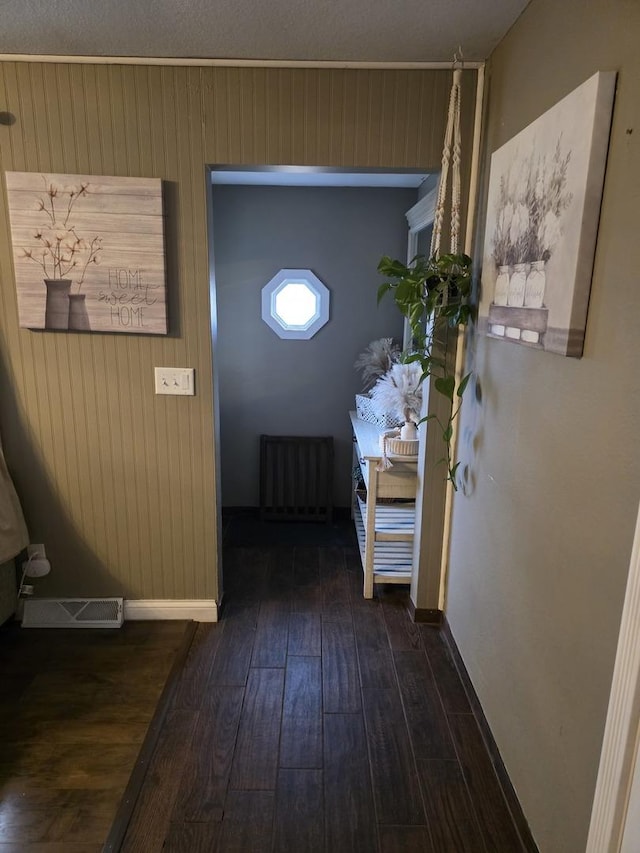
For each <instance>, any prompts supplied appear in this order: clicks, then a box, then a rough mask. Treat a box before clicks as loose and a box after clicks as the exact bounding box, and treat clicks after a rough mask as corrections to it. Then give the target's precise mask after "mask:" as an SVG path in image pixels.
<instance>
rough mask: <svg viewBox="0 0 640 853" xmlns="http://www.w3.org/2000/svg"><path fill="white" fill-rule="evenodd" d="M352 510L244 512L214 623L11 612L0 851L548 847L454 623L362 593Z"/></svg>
mask: <svg viewBox="0 0 640 853" xmlns="http://www.w3.org/2000/svg"><path fill="white" fill-rule="evenodd" d="M345 529H346V530H348V531H349V532H348V533H346V534H345V531H344V530H343V531H342V532H340V531H338V530H337V528H335V529H333V530H332V529H331V528H330V527H327V528H326V529H325V530H324V531H323V530H320V529H318V531H317V532H316V533H315V534H314V536H315V539H314V540H312V541H315V542H316V544H314V545H301V544H299V531H295V535H294V534H292V538H291V539H290V543H291V542H293V543H294V544H288V545H286V546H281V545H276V544H273V543H274V540H275V539H277V536H276V533H275V532H274V531H273V530H270V531H269V534H268V537H269V539H268V544H264V541H261V538H260V532H259V530H258V529H257V528H256V529H254V530H253V532H252V533H251V531H250V530H249V528H248V527H247V526H246V525H245V526H244V527H243V528H242V531H241V535H240V536H237V535H236V536H235V537H233V536H232V537H229V540H228V542H229V543H230V544H229V545H228V546H227V547H226V550H225V563H224V569H225V586H226V593H225V606H224V609H223V612H222V616H221V621H220V622H219V623H218V624H215V625H211V624H200V625H194V624H193V623H189V625H187V626H185V623H126V624H125V625H124V627H123V628H122V629H121V630H120V631H85V630H83V631H78V630H76V631H60V630H53V631H48V632H47V631H28V630H21V629H20V628H16V627H10V628H5V629H2V631H0V689H1V696H0V736H1V743H2V750H1V753H0V798H1V799H0V853H98V851H100V850H103V851H104V853H117V851H126V853H160V851H165V853H289V852H290V853H456V851H460V852H461V853H517V851H523V850H531V849H535V848H532V846H531V843H530V841H529V840H528V839H524V840H523V839H522V838H521V837H520V836H519V834H518V831H517V829H516V825H515V823H514V821H513V820H512V816H511V814H510V812H509V809H508V807H507V801H506V800H505V798H504V796H503V792H502V789H501V787H500V785H499V784H498V780H497V777H496V775H495V773H494V770H493V766H492V764H491V761H490V759H489V754H488V752H487V750H486V749H485V745H484V742H483V739H482V736H481V733H480V729H479V728H478V725H477V724H476V718H475V717H474V714H473V711H472V707H473V706H472V703H470V701H469V698H468V697H467V694H466V692H465V689H464V686H463V683H462V682H461V680H460V678H459V676H458V672H457V670H456V667H455V664H454V661H453V658H452V656H451V654H450V652H449V647H448V645H447V642H446V639H445V637H444V635H443V633H442V632H441V631H440V630H438V629H437V628H433V627H427V626H425V625H416V624H415V623H413V622H412V621H411V619H410V618H409V616H408V614H407V611H406V602H407V590H406V588H404V587H392V586H387V587H377V589H376V598H375V599H374V600H373V601H365V600H364V599H363V598H362V571H361V568H360V563H359V556H358V553H357V550H356V548H355V546H354V543H353V540H352V538H351V534H350V530H349V528H345ZM282 531H286V528H284V527H283V528H282ZM281 535H282V534H281ZM284 535H286V532H285V534H284ZM243 540H244V541H250V542H252V545H251V547H245V546H243V545H239V544H238V542H239V541H243ZM323 541H324V542H326V543H329V544H322V543H323ZM336 543H338V544H336ZM185 639H186V640H188V643H186V644H185V642H184V641H185ZM181 643H182V645H181ZM172 662H174V666H173V669H172ZM178 664H179V665H178ZM165 682H166V683H165ZM163 685H164V689H163ZM154 710H155V716H153V719H152V715H153V714H154ZM150 720H151V722H150ZM132 771H133V773H132ZM125 786H126V789H125ZM123 792H124V793H123ZM118 803H119V806H118ZM103 844H104V847H103Z"/></svg>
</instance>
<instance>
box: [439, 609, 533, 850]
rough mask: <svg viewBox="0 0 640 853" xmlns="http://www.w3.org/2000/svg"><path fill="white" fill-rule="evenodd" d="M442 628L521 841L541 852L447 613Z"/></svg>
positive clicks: (526, 846)
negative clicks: (452, 631)
mask: <svg viewBox="0 0 640 853" xmlns="http://www.w3.org/2000/svg"><path fill="white" fill-rule="evenodd" d="M441 631H442V634H443V636H444V638H445V640H446V642H447V645H448V646H449V651H450V652H451V657H452V658H453V662H454V663H455V666H456V669H457V670H458V674H459V676H460V679H461V681H462V683H463V685H464V689H465V691H466V693H467V697H468V699H469V704H470V705H471V710H472V712H473V716H474V717H475V720H476V723H477V724H478V728H479V729H480V733H481V735H482V739H483V740H484V743H485V746H486V748H487V752H488V753H489V757H490V759H491V763H492V765H493V769H494V772H495V774H496V776H497V779H498V784H499V785H500V787H501V789H502V795H503V796H504V799H505V802H506V804H507V808H508V809H509V811H510V812H511V817H512V819H513V822H514V824H515V827H516V829H517V831H518V834H519V835H520V840H521V841H522V849H523V850H526V851H527V853H539V850H538V846H537V844H536V842H535V841H534V838H533V835H532V834H531V830H530V829H529V824H528V823H527V819H526V817H525V815H524V812H523V811H522V806H521V805H520V800H519V799H518V795H517V794H516V792H515V789H514V787H513V785H512V784H511V779H510V778H509V774H508V773H507V768H506V767H505V766H504V762H503V760H502V756H501V755H500V751H499V749H498V745H497V744H496V742H495V740H494V737H493V734H492V732H491V728H490V727H489V722H488V720H487V718H486V717H485V715H484V711H483V710H482V705H481V704H480V699H479V698H478V694H477V693H476V691H475V688H474V686H473V683H472V681H471V678H470V677H469V673H468V672H467V668H466V666H465V665H464V661H463V659H462V655H461V654H460V650H459V649H458V644H457V643H456V641H455V639H454V636H453V634H452V633H451V626H450V625H449V622H448V620H447V617H446V616H444V617H443V619H442V626H441Z"/></svg>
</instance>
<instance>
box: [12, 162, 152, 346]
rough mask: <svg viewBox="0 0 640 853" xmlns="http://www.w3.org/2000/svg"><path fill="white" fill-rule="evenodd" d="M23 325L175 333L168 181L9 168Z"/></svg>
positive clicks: (70, 329)
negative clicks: (169, 286) (168, 275)
mask: <svg viewBox="0 0 640 853" xmlns="http://www.w3.org/2000/svg"><path fill="white" fill-rule="evenodd" d="M6 182H7V195H8V203H9V215H10V219H11V239H12V243H13V261H14V269H15V277H16V288H17V293H18V317H19V322H20V326H22V327H24V328H27V329H45V330H47V331H49V330H54V329H55V330H58V331H84V332H134V333H138V334H153V335H166V334H167V302H166V289H165V255H164V220H163V215H162V183H161V181H160V180H159V179H156V178H120V177H106V176H89V175H59V174H42V173H38V172H7V173H6Z"/></svg>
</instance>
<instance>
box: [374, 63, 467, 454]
mask: <svg viewBox="0 0 640 853" xmlns="http://www.w3.org/2000/svg"><path fill="white" fill-rule="evenodd" d="M458 50H459V52H460V56H459V57H458V51H456V52H455V54H454V55H453V83H452V85H451V95H450V97H449V112H448V114H447V129H446V131H445V134H444V148H443V149H442V170H441V172H440V183H439V184H438V197H437V200H436V209H435V214H434V220H433V231H432V234H431V257H433V256H434V255H435V256H436V257H438V256H439V255H440V241H441V239H442V223H443V221H444V214H445V206H446V197H447V186H448V183H449V170H450V169H451V252H452V254H457V253H458V243H459V239H460V152H461V140H460V87H461V83H462V68H463V65H464V63H463V61H462V48H459V49H458ZM458 63H459V67H458ZM445 298H446V296H445ZM390 437H391V433H384V434H383V436H382V458H381V459H380V461H379V462H378V465H377V468H376V470H378V471H386V470H387V469H389V468H391V466H392V462H391V460H390V459H389V457H388V455H387V441H388V439H389V438H390Z"/></svg>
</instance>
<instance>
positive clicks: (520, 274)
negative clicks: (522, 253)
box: [507, 264, 527, 308]
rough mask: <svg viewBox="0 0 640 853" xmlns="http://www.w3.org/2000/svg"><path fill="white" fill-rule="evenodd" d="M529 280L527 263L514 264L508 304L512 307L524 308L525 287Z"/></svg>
mask: <svg viewBox="0 0 640 853" xmlns="http://www.w3.org/2000/svg"><path fill="white" fill-rule="evenodd" d="M526 281H527V273H526V271H525V264H514V267H513V272H512V273H511V278H510V279H509V295H508V298H507V304H508V305H509V306H510V307H512V308H522V306H523V305H524V287H525V284H526Z"/></svg>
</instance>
